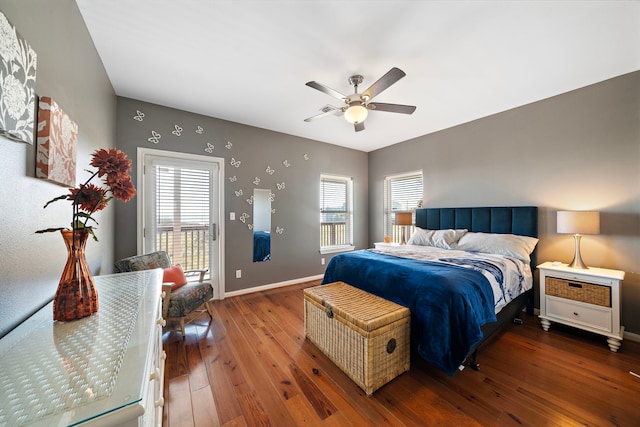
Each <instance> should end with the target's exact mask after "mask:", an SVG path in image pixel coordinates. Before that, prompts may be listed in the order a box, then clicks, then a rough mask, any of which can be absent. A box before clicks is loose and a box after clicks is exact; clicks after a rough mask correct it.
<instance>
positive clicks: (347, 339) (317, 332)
mask: <svg viewBox="0 0 640 427" xmlns="http://www.w3.org/2000/svg"><path fill="white" fill-rule="evenodd" d="M410 320H411V317H410V312H409V309H407V308H406V307H402V306H401V305H398V304H396V303H393V302H391V301H387V300H385V299H383V298H380V297H377V296H375V295H371V294H370V293H368V292H365V291H363V290H361V289H358V288H354V287H352V286H349V285H347V284H346V283H343V282H336V283H331V284H328V285H321V286H315V287H312V288H307V289H305V290H304V327H305V335H306V337H307V339H308V340H309V341H311V342H312V343H313V344H315V345H316V346H317V347H318V348H319V349H320V350H322V352H323V353H324V354H326V355H327V357H329V359H331V360H332V361H333V362H334V363H335V364H336V365H337V366H338V367H339V368H340V369H342V370H343V371H344V372H345V373H346V374H347V375H348V376H349V377H350V378H351V379H352V380H353V381H354V382H355V383H356V384H358V385H359V386H360V388H362V389H363V390H364V391H365V393H366V394H367V396H370V395H371V394H372V393H373V392H374V391H375V390H377V389H379V388H380V387H382V386H383V385H385V384H386V383H388V382H389V381H391V380H392V379H394V378H395V377H397V376H398V375H400V374H401V373H403V372H406V371H408V370H409V361H410V349H409V340H410Z"/></svg>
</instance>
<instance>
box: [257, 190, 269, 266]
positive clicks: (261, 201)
mask: <svg viewBox="0 0 640 427" xmlns="http://www.w3.org/2000/svg"><path fill="white" fill-rule="evenodd" d="M270 193H271V190H270V189H268V188H267V189H264V188H254V189H253V262H262V261H270V260H271V200H270V199H269V195H270Z"/></svg>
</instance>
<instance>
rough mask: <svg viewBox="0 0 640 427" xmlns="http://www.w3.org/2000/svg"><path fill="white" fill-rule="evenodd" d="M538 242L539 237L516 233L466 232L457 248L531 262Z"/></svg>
mask: <svg viewBox="0 0 640 427" xmlns="http://www.w3.org/2000/svg"><path fill="white" fill-rule="evenodd" d="M537 243H538V239H536V238H535V237H528V236H517V235H515V234H493V233H466V234H465V235H464V236H462V238H461V239H460V241H459V242H458V244H457V246H456V247H455V249H459V250H462V251H472V252H482V253H486V254H495V255H505V256H510V257H514V258H518V259H521V260H523V261H524V262H531V258H530V255H531V252H533V250H534V249H535V247H536V244H537Z"/></svg>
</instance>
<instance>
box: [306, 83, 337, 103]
mask: <svg viewBox="0 0 640 427" xmlns="http://www.w3.org/2000/svg"><path fill="white" fill-rule="evenodd" d="M305 84H306V85H307V86H309V87H311V88H314V89H317V90H319V91H320V92H324V93H326V94H327V95H329V96H333V97H334V98H338V99H339V100H340V101H344V100H345V99H347V97H346V95H343V94H341V93H340V92H338V91H337V90H334V89H331V88H330V87H329V86H325V85H323V84H322V83H318V82H315V81H311V82H307V83H305Z"/></svg>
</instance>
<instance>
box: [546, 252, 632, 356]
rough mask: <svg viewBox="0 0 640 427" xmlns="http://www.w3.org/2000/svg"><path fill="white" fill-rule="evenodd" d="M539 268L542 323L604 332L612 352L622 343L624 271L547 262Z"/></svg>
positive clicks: (601, 333)
mask: <svg viewBox="0 0 640 427" xmlns="http://www.w3.org/2000/svg"><path fill="white" fill-rule="evenodd" d="M538 270H540V316H539V317H540V323H542V329H544V330H545V331H548V330H549V326H551V322H556V323H562V324H565V325H569V326H573V327H576V328H580V329H583V330H585V331H590V332H594V333H596V334H600V335H604V336H606V337H608V338H607V343H608V344H609V348H610V349H611V351H618V349H619V348H620V345H621V344H622V335H623V333H624V326H621V325H620V282H622V280H623V279H624V271H618V270H608V269H606V268H595V267H590V268H588V269H584V270H583V269H575V268H571V267H568V266H567V265H566V264H558V263H552V262H545V263H543V264H540V265H539V266H538Z"/></svg>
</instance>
